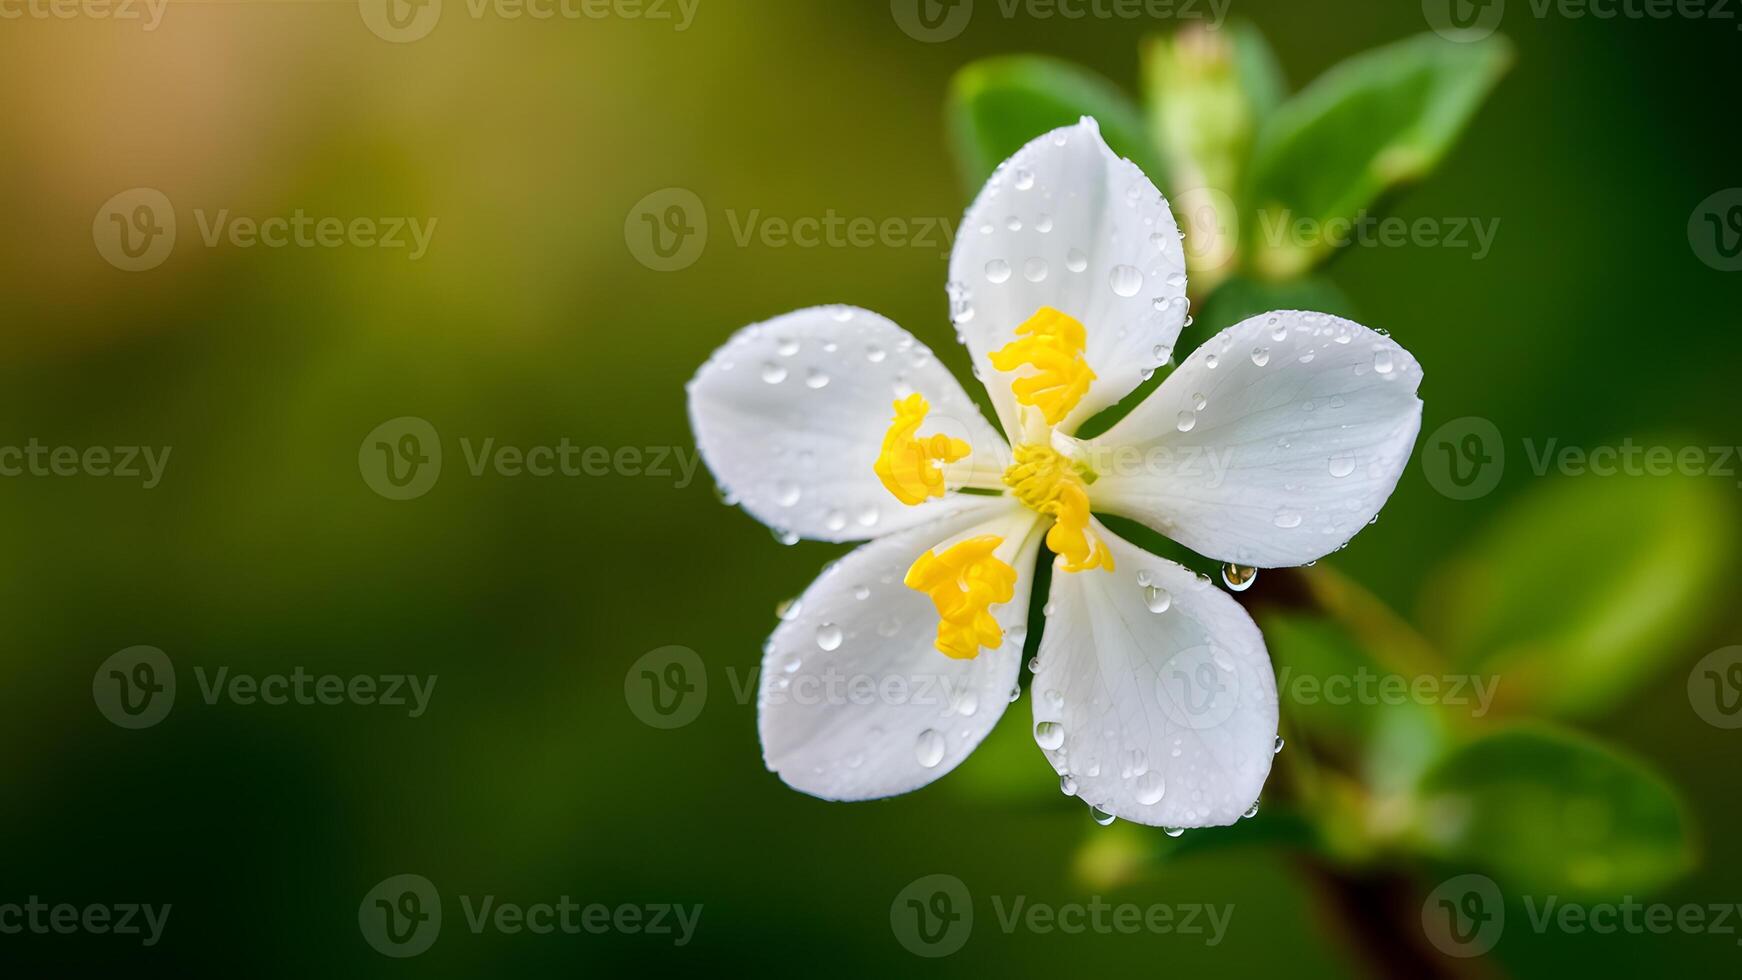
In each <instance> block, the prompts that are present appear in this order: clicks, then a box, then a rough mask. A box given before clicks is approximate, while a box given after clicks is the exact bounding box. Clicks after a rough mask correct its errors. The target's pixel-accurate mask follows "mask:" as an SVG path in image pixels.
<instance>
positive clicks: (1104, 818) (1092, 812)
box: [1089, 803, 1118, 827]
mask: <svg viewBox="0 0 1742 980" xmlns="http://www.w3.org/2000/svg"><path fill="white" fill-rule="evenodd" d="M1089 819H1091V820H1093V821H1095V823H1097V824H1099V825H1100V826H1103V827H1111V826H1113V821H1115V820H1117V819H1118V818H1117V817H1115V816H1113V815H1112V814H1111V813H1108V812H1107V811H1106V810H1103V809H1101V808H1100V807H1098V806H1095V805H1094V804H1092V803H1091V804H1090V805H1089Z"/></svg>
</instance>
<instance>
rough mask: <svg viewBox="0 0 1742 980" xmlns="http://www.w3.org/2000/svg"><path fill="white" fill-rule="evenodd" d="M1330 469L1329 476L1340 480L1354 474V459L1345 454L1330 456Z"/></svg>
mask: <svg viewBox="0 0 1742 980" xmlns="http://www.w3.org/2000/svg"><path fill="white" fill-rule="evenodd" d="M1330 469H1331V475H1332V476H1334V477H1336V478H1337V479H1339V480H1341V479H1342V478H1344V477H1346V476H1348V475H1349V474H1351V473H1353V472H1355V457H1354V456H1351V455H1349V454H1347V453H1345V454H1343V455H1341V456H1332V457H1331V463H1330Z"/></svg>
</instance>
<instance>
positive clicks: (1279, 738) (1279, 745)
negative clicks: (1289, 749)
mask: <svg viewBox="0 0 1742 980" xmlns="http://www.w3.org/2000/svg"><path fill="white" fill-rule="evenodd" d="M1276 751H1277V752H1281V751H1282V736H1281V735H1278V736H1276Z"/></svg>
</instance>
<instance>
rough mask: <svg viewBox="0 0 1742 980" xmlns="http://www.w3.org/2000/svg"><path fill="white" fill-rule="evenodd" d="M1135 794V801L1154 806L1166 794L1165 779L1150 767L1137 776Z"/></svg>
mask: <svg viewBox="0 0 1742 980" xmlns="http://www.w3.org/2000/svg"><path fill="white" fill-rule="evenodd" d="M1136 794H1137V802H1139V803H1141V804H1143V805H1144V806H1154V805H1156V804H1157V803H1160V802H1161V798H1162V797H1163V796H1165V795H1167V780H1165V779H1163V778H1162V776H1161V773H1159V772H1156V771H1154V770H1153V769H1152V770H1150V771H1149V772H1146V773H1144V774H1143V775H1141V776H1138V777H1137V784H1136Z"/></svg>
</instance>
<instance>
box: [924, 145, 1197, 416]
mask: <svg viewBox="0 0 1742 980" xmlns="http://www.w3.org/2000/svg"><path fill="white" fill-rule="evenodd" d="M1185 295H1186V281H1185V255H1184V252H1183V250H1182V248H1181V246H1180V235H1179V226H1178V225H1176V224H1175V223H1174V218H1173V213H1172V212H1171V211H1169V210H1168V206H1167V201H1166V200H1165V199H1163V198H1162V196H1161V192H1160V191H1158V190H1156V188H1155V185H1154V184H1152V183H1150V181H1149V178H1147V177H1145V176H1144V175H1143V171H1141V170H1139V169H1138V168H1137V165H1136V164H1134V163H1131V162H1130V161H1129V160H1123V159H1120V157H1119V156H1118V155H1117V154H1115V153H1114V152H1113V151H1112V150H1111V149H1109V148H1108V147H1107V144H1106V142H1105V141H1104V140H1102V139H1101V130H1100V127H1099V126H1097V125H1096V123H1095V121H1094V120H1093V119H1088V118H1085V119H1084V120H1083V121H1082V122H1080V123H1078V124H1077V125H1075V126H1072V127H1069V128H1066V129H1060V130H1057V131H1055V132H1052V133H1048V134H1047V135H1045V136H1042V137H1041V138H1039V139H1037V140H1035V141H1034V142H1032V143H1030V144H1028V145H1027V146H1025V147H1023V148H1022V149H1021V150H1019V151H1018V152H1017V154H1016V155H1015V156H1014V157H1012V158H1010V160H1009V161H1008V162H1006V163H1005V164H1004V165H1003V167H1001V168H1000V169H999V170H998V172H997V173H995V174H993V176H992V179H991V180H990V181H989V182H988V183H987V185H986V188H985V189H984V190H983V191H981V192H980V196H979V198H978V199H977V200H976V201H975V202H974V206H973V207H972V208H971V209H969V211H968V215H967V217H966V218H965V219H964V220H963V223H962V228H961V232H960V234H959V235H958V237H957V239H956V246H955V252H954V254H953V255H952V256H951V258H950V299H951V303H950V307H951V316H952V319H954V320H955V322H956V326H957V329H958V330H960V331H961V333H962V337H963V340H964V342H966V343H967V345H968V349H969V351H970V352H972V354H973V356H974V364H975V366H976V367H977V368H978V369H979V372H980V374H981V376H982V378H983V379H984V380H985V382H986V385H987V387H988V388H989V389H991V392H992V399H993V403H994V404H996V405H997V406H998V413H999V418H1000V421H1002V422H1003V424H1004V431H1006V432H1015V431H1017V429H1016V428H1015V400H1014V397H1013V396H1012V395H1011V393H1010V381H1011V380H1012V379H1013V378H1014V377H1015V376H1016V375H1014V374H1000V373H998V372H997V371H996V370H994V369H993V367H992V363H991V361H990V360H989V359H988V356H987V355H988V354H989V353H990V352H992V351H995V350H998V349H1000V348H1002V347H1003V346H1004V345H1006V344H1008V343H1010V342H1011V341H1013V340H1015V339H1016V334H1015V331H1016V328H1017V327H1019V326H1021V325H1022V324H1023V323H1025V322H1027V321H1028V319H1029V318H1030V317H1032V316H1033V315H1034V314H1035V312H1036V311H1037V310H1039V309H1040V308H1042V307H1046V306H1050V307H1053V308H1054V309H1057V310H1060V311H1062V312H1064V313H1067V314H1069V315H1070V316H1072V317H1075V318H1076V319H1077V320H1079V321H1081V322H1082V324H1083V326H1084V327H1085V328H1086V329H1087V332H1088V350H1087V352H1086V357H1087V360H1088V363H1089V367H1090V368H1091V369H1092V370H1093V371H1094V372H1095V374H1096V375H1097V378H1098V380H1097V381H1096V382H1095V384H1094V386H1093V387H1092V388H1091V389H1090V390H1089V393H1088V394H1087V395H1085V396H1084V398H1083V400H1082V402H1081V403H1080V404H1079V405H1078V406H1077V408H1076V410H1075V411H1073V412H1072V413H1071V414H1070V415H1069V416H1068V417H1067V418H1066V419H1065V420H1064V422H1063V425H1064V426H1065V429H1066V431H1071V430H1073V429H1074V427H1075V426H1076V425H1077V424H1078V423H1080V422H1082V421H1083V420H1084V419H1087V418H1088V417H1090V416H1091V415H1093V414H1094V413H1095V412H1098V411H1100V410H1101V409H1103V408H1106V407H1107V406H1109V405H1112V404H1113V403H1115V402H1117V401H1118V400H1119V399H1120V398H1122V397H1124V396H1125V395H1126V394H1127V393H1128V392H1130V391H1131V389H1133V388H1135V387H1137V385H1138V384H1139V383H1141V382H1142V380H1143V377H1144V373H1145V372H1146V371H1150V370H1153V369H1154V368H1155V367H1156V366H1157V365H1158V364H1160V363H1162V362H1163V361H1165V360H1166V359H1167V357H1169V356H1171V355H1172V350H1173V345H1174V341H1175V340H1177V339H1178V338H1179V332H1180V326H1181V324H1182V323H1183V322H1184V321H1185V315H1186V298H1185ZM1023 370H1026V369H1023ZM1019 373H1020V372H1019Z"/></svg>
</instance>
